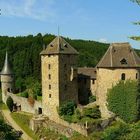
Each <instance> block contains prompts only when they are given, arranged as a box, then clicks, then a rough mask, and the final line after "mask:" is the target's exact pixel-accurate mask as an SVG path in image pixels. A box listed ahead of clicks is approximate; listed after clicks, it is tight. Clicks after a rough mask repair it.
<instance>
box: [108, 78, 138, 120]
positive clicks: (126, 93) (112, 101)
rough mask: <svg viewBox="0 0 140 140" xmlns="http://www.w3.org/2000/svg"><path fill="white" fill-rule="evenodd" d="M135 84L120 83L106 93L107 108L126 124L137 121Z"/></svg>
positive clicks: (128, 82) (130, 82)
mask: <svg viewBox="0 0 140 140" xmlns="http://www.w3.org/2000/svg"><path fill="white" fill-rule="evenodd" d="M138 96H139V93H138V89H137V82H134V81H126V82H124V81H120V82H119V83H118V84H117V85H116V86H115V87H113V88H112V89H111V90H109V92H108V98H107V101H108V108H109V110H110V111H112V112H114V113H115V114H116V115H118V116H119V117H120V118H122V119H123V120H124V121H126V122H134V121H136V120H137V119H138V103H137V101H138V100H137V99H138Z"/></svg>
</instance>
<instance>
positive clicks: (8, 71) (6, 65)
mask: <svg viewBox="0 0 140 140" xmlns="http://www.w3.org/2000/svg"><path fill="white" fill-rule="evenodd" d="M0 74H1V75H12V74H13V72H12V69H11V67H10V64H9V62H8V53H7V52H6V56H5V62H4V66H3V69H2V71H1V73H0Z"/></svg>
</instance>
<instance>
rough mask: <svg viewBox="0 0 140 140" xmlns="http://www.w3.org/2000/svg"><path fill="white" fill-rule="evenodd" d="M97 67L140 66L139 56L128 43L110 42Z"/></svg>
mask: <svg viewBox="0 0 140 140" xmlns="http://www.w3.org/2000/svg"><path fill="white" fill-rule="evenodd" d="M97 67H98V68H140V57H139V56H138V55H137V54H136V52H135V51H134V50H133V48H132V47H131V46H130V44H129V43H112V44H111V45H110V47H109V48H108V50H107V52H106V53H105V55H104V56H103V57H102V59H101V60H100V62H99V63H98V64H97Z"/></svg>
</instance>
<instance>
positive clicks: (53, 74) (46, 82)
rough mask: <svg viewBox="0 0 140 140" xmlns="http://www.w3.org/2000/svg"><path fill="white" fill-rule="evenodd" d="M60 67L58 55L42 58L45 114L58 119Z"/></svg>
mask: <svg viewBox="0 0 140 140" xmlns="http://www.w3.org/2000/svg"><path fill="white" fill-rule="evenodd" d="M58 66H59V62H58V55H46V56H41V71H42V72H41V73H42V107H43V114H45V115H47V116H48V117H50V118H52V117H53V118H55V117H58V116H57V110H56V107H57V106H59V74H58V73H59V71H58V70H59V68H58ZM49 75H50V77H49ZM49 86H50V87H49ZM49 88H50V89H49Z"/></svg>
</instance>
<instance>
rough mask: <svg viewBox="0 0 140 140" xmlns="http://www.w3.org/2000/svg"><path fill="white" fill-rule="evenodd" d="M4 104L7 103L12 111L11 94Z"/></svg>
mask: <svg viewBox="0 0 140 140" xmlns="http://www.w3.org/2000/svg"><path fill="white" fill-rule="evenodd" d="M6 104H7V106H8V108H9V110H10V111H11V112H12V111H13V105H14V103H13V99H12V98H11V96H9V97H8V98H7V101H6Z"/></svg>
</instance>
